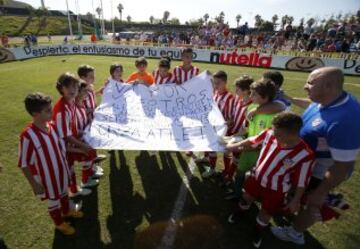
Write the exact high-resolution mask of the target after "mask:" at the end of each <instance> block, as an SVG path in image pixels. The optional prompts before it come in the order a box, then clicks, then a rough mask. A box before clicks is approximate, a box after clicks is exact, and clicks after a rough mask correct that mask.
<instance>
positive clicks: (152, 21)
mask: <svg viewBox="0 0 360 249" xmlns="http://www.w3.org/2000/svg"><path fill="white" fill-rule="evenodd" d="M154 19H155V18H154V17H153V16H150V18H149V20H150V24H153V23H154Z"/></svg>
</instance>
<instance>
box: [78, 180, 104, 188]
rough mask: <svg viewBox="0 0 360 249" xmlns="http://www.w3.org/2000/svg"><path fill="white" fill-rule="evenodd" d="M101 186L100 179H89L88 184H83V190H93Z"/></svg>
mask: <svg viewBox="0 0 360 249" xmlns="http://www.w3.org/2000/svg"><path fill="white" fill-rule="evenodd" d="M98 184H99V180H98V179H92V178H89V180H88V181H87V182H86V183H81V185H80V186H81V188H91V187H95V186H97V185H98Z"/></svg>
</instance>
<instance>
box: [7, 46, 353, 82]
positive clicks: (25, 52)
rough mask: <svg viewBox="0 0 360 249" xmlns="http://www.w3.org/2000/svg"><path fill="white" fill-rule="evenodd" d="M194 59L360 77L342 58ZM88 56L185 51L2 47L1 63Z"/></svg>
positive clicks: (210, 55)
mask: <svg viewBox="0 0 360 249" xmlns="http://www.w3.org/2000/svg"><path fill="white" fill-rule="evenodd" d="M193 51H194V53H193V60H194V61H199V62H209V63H216V64H228V65H239V66H250V67H261V68H279V69H285V70H295V71H305V72H310V71H312V70H314V69H317V68H320V67H324V66H335V67H338V68H340V69H341V70H342V71H343V72H344V74H348V75H360V60H353V59H340V58H319V57H312V56H307V57H304V56H283V55H271V54H263V53H256V52H252V53H251V52H242V51H241V50H237V51H230V52H229V51H224V50H210V49H194V50H193ZM68 54H74V55H76V54H85V55H86V54H88V55H109V56H130V57H139V56H144V57H149V58H160V57H161V56H163V55H168V56H170V57H171V58H172V59H175V60H176V59H177V60H180V59H181V48H166V47H144V46H126V45H96V44H82V45H70V44H67V45H49V46H37V47H17V48H9V49H5V48H0V63H2V62H7V61H12V60H22V59H30V58H37V57H42V56H52V55H68Z"/></svg>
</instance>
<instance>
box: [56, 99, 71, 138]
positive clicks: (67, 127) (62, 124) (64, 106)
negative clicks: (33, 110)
mask: <svg viewBox="0 0 360 249" xmlns="http://www.w3.org/2000/svg"><path fill="white" fill-rule="evenodd" d="M75 113H76V106H75V103H72V104H69V103H67V102H66V100H65V99H64V97H61V98H60V99H59V100H58V102H57V103H56V104H55V105H54V110H53V118H52V119H53V121H54V123H55V125H56V129H57V132H58V134H59V136H60V138H62V139H64V138H66V137H70V136H76V135H77V133H76V115H75Z"/></svg>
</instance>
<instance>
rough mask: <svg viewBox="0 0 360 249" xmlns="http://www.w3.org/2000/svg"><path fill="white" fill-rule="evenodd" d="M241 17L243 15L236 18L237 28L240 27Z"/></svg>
mask: <svg viewBox="0 0 360 249" xmlns="http://www.w3.org/2000/svg"><path fill="white" fill-rule="evenodd" d="M241 17H242V16H241V15H237V16H236V26H237V27H239V24H240V20H241Z"/></svg>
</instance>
